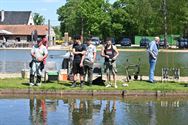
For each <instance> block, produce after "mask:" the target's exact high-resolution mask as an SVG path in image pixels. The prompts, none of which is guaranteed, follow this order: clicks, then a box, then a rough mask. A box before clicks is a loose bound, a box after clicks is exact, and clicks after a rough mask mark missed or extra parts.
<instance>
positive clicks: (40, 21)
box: [33, 13, 45, 25]
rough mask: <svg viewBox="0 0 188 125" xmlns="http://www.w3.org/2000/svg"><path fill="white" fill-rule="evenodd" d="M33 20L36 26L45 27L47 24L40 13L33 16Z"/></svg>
mask: <svg viewBox="0 0 188 125" xmlns="http://www.w3.org/2000/svg"><path fill="white" fill-rule="evenodd" d="M33 20H34V23H35V25H43V24H44V22H45V18H44V17H43V16H42V15H40V14H39V13H34V14H33Z"/></svg>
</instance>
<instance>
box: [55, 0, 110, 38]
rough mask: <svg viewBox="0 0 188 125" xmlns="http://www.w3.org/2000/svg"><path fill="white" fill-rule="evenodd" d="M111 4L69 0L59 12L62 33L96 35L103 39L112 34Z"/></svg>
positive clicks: (98, 1) (101, 0)
mask: <svg viewBox="0 0 188 125" xmlns="http://www.w3.org/2000/svg"><path fill="white" fill-rule="evenodd" d="M109 6H110V4H109V3H108V1H105V0H68V1H67V3H66V4H65V5H63V6H61V7H60V8H59V9H58V10H57V14H58V15H59V18H58V19H59V21H61V31H62V32H69V34H72V35H74V34H83V35H84V36H88V35H95V36H100V37H102V38H104V37H106V36H109V35H110V32H111V16H110V14H109V12H108V7H109Z"/></svg>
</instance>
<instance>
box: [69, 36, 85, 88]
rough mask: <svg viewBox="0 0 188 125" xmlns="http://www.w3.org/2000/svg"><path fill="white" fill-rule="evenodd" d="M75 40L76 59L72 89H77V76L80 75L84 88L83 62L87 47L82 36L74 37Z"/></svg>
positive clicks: (81, 84)
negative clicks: (82, 41) (82, 40)
mask: <svg viewBox="0 0 188 125" xmlns="http://www.w3.org/2000/svg"><path fill="white" fill-rule="evenodd" d="M74 40H75V43H74V45H73V54H74V59H73V69H72V72H73V75H74V80H73V83H72V87H76V79H77V74H80V87H82V86H83V84H84V78H83V76H84V68H83V60H84V57H85V53H86V47H85V46H84V45H83V44H82V43H81V36H80V35H76V36H74Z"/></svg>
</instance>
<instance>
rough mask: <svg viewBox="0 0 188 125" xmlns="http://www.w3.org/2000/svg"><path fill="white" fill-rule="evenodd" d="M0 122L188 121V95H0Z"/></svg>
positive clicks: (104, 124)
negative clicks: (148, 96) (57, 96)
mask: <svg viewBox="0 0 188 125" xmlns="http://www.w3.org/2000/svg"><path fill="white" fill-rule="evenodd" d="M0 111H1V112H0V125H37V124H38V125H187V123H188V119H187V118H188V114H187V112H188V98H174V97H172V98H169V97H168V98H152V97H150V98H147V97H130V98H121V97H110V98H108V97H63V98H49V97H34V96H31V97H0Z"/></svg>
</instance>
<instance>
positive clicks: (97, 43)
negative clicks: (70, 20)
mask: <svg viewBox="0 0 188 125" xmlns="http://www.w3.org/2000/svg"><path fill="white" fill-rule="evenodd" d="M91 42H92V44H93V45H99V44H100V43H101V41H100V39H99V37H92V38H91Z"/></svg>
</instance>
